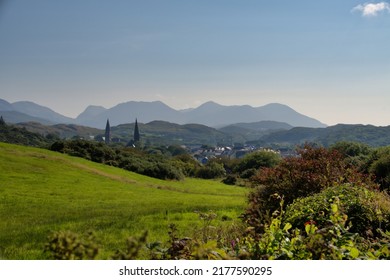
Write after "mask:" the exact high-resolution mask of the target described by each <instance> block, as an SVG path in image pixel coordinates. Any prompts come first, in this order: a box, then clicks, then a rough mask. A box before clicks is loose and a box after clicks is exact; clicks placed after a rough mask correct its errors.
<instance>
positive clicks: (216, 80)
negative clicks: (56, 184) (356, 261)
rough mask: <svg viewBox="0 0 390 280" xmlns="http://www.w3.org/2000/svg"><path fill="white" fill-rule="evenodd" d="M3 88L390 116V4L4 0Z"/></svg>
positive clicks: (387, 120) (58, 97)
mask: <svg viewBox="0 0 390 280" xmlns="http://www.w3.org/2000/svg"><path fill="white" fill-rule="evenodd" d="M0 98H3V99H5V100H7V101H9V102H14V101H20V100H29V101H33V102H36V103H38V104H41V105H44V106H48V107H50V108H52V109H54V110H55V111H57V112H59V113H61V114H64V115H67V116H71V117H75V116H77V115H78V114H79V113H81V112H82V111H83V110H84V109H85V108H86V106H87V105H90V104H93V105H102V106H104V107H106V108H109V107H112V106H114V105H116V104H118V103H121V102H126V101H131V100H134V101H154V100H161V101H163V102H164V103H166V104H167V105H169V106H171V107H173V108H175V109H184V108H188V107H196V106H198V105H200V104H201V103H203V102H206V101H209V100H213V101H215V102H217V103H220V104H223V105H231V104H237V105H241V104H249V105H251V106H262V105H265V104H267V103H271V102H278V103H283V104H286V105H288V106H290V107H292V108H293V109H295V110H297V111H298V112H300V113H303V114H306V115H308V116H311V117H314V118H316V119H318V120H320V121H321V122H324V123H326V124H328V125H332V124H336V123H363V124H369V123H370V124H375V125H390V4H389V3H387V2H381V1H376V2H374V1H372V2H364V0H363V1H355V0H342V1H340V0H316V1H313V0H302V1H301V0H297V1H294V0H284V1H281V0H272V1H270V0H115V1H114V0H113V1H108V0H106V1H100V0H89V1H88V0H34V1H32V0H8V1H7V0H3V1H2V0H0Z"/></svg>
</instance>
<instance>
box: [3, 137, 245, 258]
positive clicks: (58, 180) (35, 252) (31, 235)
mask: <svg viewBox="0 0 390 280" xmlns="http://www.w3.org/2000/svg"><path fill="white" fill-rule="evenodd" d="M0 182H1V188H0V216H1V219H0V259H15V260H20V259H45V258H46V257H47V256H46V255H45V254H44V253H43V249H44V245H45V243H46V242H47V237H48V236H49V235H50V234H51V233H53V232H55V231H59V230H62V231H63V230H70V231H72V232H75V233H77V234H86V233H87V232H89V231H93V232H94V234H95V238H96V240H97V242H98V243H99V244H100V246H101V250H100V254H99V255H98V258H99V259H100V258H101V259H106V258H109V257H110V256H112V254H113V253H114V251H115V250H116V249H118V248H122V246H125V245H124V244H125V240H126V238H127V237H128V236H133V235H139V234H140V233H142V232H143V231H144V230H148V231H149V239H148V240H150V242H153V241H157V240H159V241H166V240H167V239H168V236H167V231H168V225H169V224H171V223H175V224H176V225H177V226H178V228H179V229H180V230H181V232H182V233H183V234H192V233H194V231H196V230H197V229H199V227H200V226H201V221H200V220H199V219H198V216H197V214H196V213H194V211H208V210H214V211H215V212H216V213H217V214H218V217H219V218H218V219H217V222H218V223H219V224H221V225H224V224H225V225H226V224H227V223H232V222H234V221H235V220H236V219H237V216H238V215H239V214H240V213H241V211H242V210H243V207H244V205H245V193H246V190H245V189H243V188H240V187H232V186H226V185H224V184H222V183H219V182H215V181H206V180H199V179H186V180H185V181H162V180H157V179H153V178H150V177H145V176H142V175H138V174H135V173H132V172H127V171H124V170H121V169H117V168H114V167H110V166H105V165H100V164H96V163H93V162H89V161H86V160H83V159H80V158H74V157H70V156H66V155H63V154H59V153H55V152H50V151H47V150H42V149H37V148H29V147H23V146H17V145H11V144H4V143H0ZM222 216H225V217H229V219H228V220H226V219H221V217H222Z"/></svg>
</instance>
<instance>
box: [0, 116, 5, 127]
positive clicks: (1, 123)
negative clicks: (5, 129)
mask: <svg viewBox="0 0 390 280" xmlns="http://www.w3.org/2000/svg"><path fill="white" fill-rule="evenodd" d="M0 125H5V121H4V119H3V116H0Z"/></svg>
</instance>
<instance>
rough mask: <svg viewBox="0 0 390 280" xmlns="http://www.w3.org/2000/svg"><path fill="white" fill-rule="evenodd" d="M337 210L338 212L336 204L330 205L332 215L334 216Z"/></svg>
mask: <svg viewBox="0 0 390 280" xmlns="http://www.w3.org/2000/svg"><path fill="white" fill-rule="evenodd" d="M338 210H339V208H338V206H337V204H332V213H333V214H335V213H337V212H338Z"/></svg>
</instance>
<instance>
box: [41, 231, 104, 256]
mask: <svg viewBox="0 0 390 280" xmlns="http://www.w3.org/2000/svg"><path fill="white" fill-rule="evenodd" d="M45 252H48V253H49V255H50V257H51V258H52V259H55V260H85V259H94V258H96V256H97V254H98V253H99V248H98V246H97V244H96V243H95V239H94V236H93V234H92V233H89V234H88V235H87V236H85V237H82V236H80V235H78V234H77V233H74V232H71V231H59V232H55V233H53V235H52V236H50V237H49V241H48V243H47V244H46V246H45Z"/></svg>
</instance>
